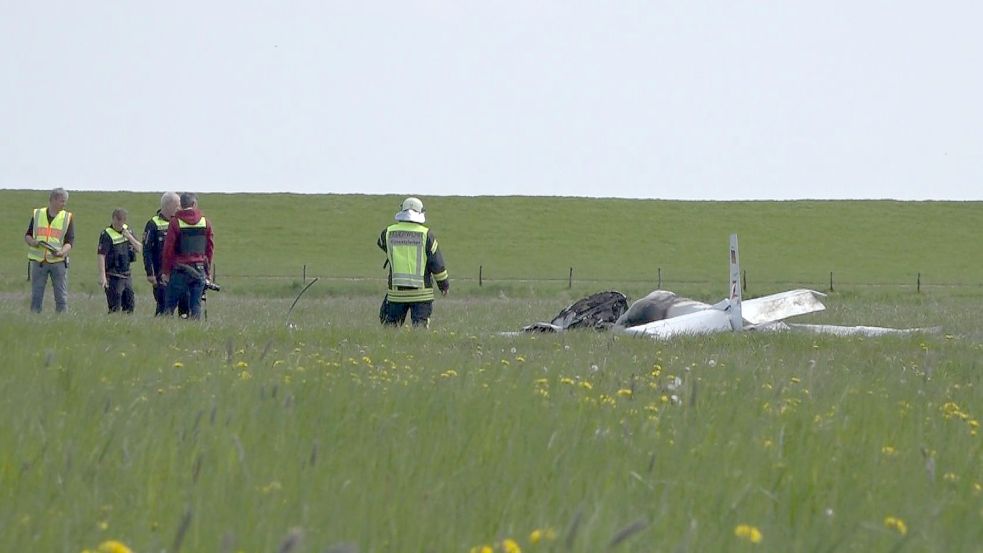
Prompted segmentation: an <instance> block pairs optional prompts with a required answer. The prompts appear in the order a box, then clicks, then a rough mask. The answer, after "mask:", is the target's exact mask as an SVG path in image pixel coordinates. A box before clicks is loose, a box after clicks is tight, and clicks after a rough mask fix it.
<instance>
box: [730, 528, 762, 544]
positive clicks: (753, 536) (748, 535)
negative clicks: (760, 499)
mask: <svg viewBox="0 0 983 553" xmlns="http://www.w3.org/2000/svg"><path fill="white" fill-rule="evenodd" d="M734 535H735V536H737V537H738V538H740V539H742V540H744V541H747V542H750V543H761V540H762V539H763V538H764V536H762V535H761V530H758V529H757V528H755V527H754V526H751V525H750V524H738V525H737V526H736V527H734Z"/></svg>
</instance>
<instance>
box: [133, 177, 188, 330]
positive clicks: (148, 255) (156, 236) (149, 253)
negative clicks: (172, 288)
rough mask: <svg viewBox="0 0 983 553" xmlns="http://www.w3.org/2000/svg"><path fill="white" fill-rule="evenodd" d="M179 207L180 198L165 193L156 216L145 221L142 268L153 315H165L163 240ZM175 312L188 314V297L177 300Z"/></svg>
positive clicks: (171, 193) (175, 193)
mask: <svg viewBox="0 0 983 553" xmlns="http://www.w3.org/2000/svg"><path fill="white" fill-rule="evenodd" d="M180 207H181V197H180V196H178V195H177V192H165V193H164V195H163V196H161V197H160V209H158V210H157V214H156V215H154V216H153V217H151V218H150V220H149V221H147V224H146V226H145V227H144V229H143V268H144V270H145V271H146V273H147V282H149V283H150V285H151V286H153V289H154V300H155V301H156V302H157V311H156V312H155V313H154V315H163V314H164V313H165V309H164V305H165V297H164V296H165V294H164V291H165V290H166V289H167V286H166V285H165V284H164V283H163V282H162V281H161V278H160V277H161V266H162V265H163V258H164V240H165V238H166V237H167V228H168V226H169V225H170V222H171V219H172V218H173V217H174V214H175V213H177V210H178V209H180ZM177 312H178V314H180V315H184V316H186V315H187V314H188V297H187V296H182V297H180V298H178V303H177Z"/></svg>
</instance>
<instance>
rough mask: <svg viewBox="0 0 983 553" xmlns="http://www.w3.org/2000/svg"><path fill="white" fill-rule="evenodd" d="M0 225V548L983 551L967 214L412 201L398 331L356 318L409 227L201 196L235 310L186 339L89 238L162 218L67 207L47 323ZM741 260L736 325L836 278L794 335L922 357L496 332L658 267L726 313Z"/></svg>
mask: <svg viewBox="0 0 983 553" xmlns="http://www.w3.org/2000/svg"><path fill="white" fill-rule="evenodd" d="M0 197H2V199H3V201H2V202H0V213H2V214H3V217H2V218H0V224H2V225H4V227H5V230H6V232H5V234H6V235H7V236H9V237H13V238H11V239H10V240H8V241H6V242H4V245H3V246H2V249H0V255H2V264H0V276H2V288H0V289H2V290H3V292H0V329H2V333H0V360H2V369H0V387H2V389H3V390H4V391H5V393H4V394H3V395H2V396H0V420H2V421H3V424H2V425H0V528H3V530H4V532H3V534H4V538H3V540H2V541H3V547H2V548H0V549H2V550H3V551H63V552H70V553H78V552H80V551H82V550H84V549H95V548H96V546H97V545H98V544H100V543H101V542H104V541H106V540H119V541H121V542H123V543H125V544H127V545H128V546H129V547H130V548H131V549H132V550H133V551H136V552H159V551H167V552H169V553H175V552H176V551H182V552H213V551H218V552H229V553H235V552H238V551H242V552H245V553H252V552H264V551H268V552H274V551H294V552H297V551H304V552H318V553H321V552H325V551H336V552H342V551H348V552H351V551H358V552H361V553H365V552H384V551H394V552H403V551H412V552H416V551H427V552H435V553H442V552H450V551H461V552H469V551H479V552H480V551H482V550H483V549H484V550H485V551H495V552H496V553H497V552H503V551H510V550H511V551H516V550H517V549H516V548H518V549H521V551H524V552H536V551H544V552H545V551H551V552H561V551H575V552H596V551H616V552H621V551H625V552H650V551H666V552H675V551H694V552H695V551H753V550H760V551H858V552H859V551H864V552H866V551H938V552H943V551H945V552H948V551H971V552H973V551H975V552H980V551H983V546H981V544H983V462H981V461H983V442H981V436H980V432H979V419H980V417H981V411H983V390H981V387H983V382H981V370H980V366H979V359H980V358H981V353H983V319H981V317H980V316H979V306H980V305H981V299H983V288H981V286H980V283H981V281H983V268H981V266H980V263H979V259H980V258H981V257H980V255H979V253H980V250H979V248H980V246H979V244H978V241H977V240H975V236H974V234H978V230H979V229H980V228H981V225H980V223H981V221H980V219H981V216H980V208H981V205H980V204H978V203H896V202H792V203H788V204H785V203H777V202H749V203H737V204H726V203H706V202H699V203H690V202H659V201H639V202H631V201H624V200H586V199H546V198H477V199H466V198H433V199H427V198H424V199H425V201H427V207H428V214H429V216H430V217H431V219H432V227H433V228H434V230H435V231H436V232H437V233H438V236H439V237H440V239H441V245H442V247H443V248H444V249H445V254H446V256H447V258H448V266H449V268H450V270H451V276H452V279H454V285H453V287H452V290H451V296H449V297H448V298H440V299H438V300H437V303H436V308H435V318H434V324H433V328H432V329H431V330H429V331H414V330H412V329H400V330H393V329H384V328H380V327H379V325H378V319H377V318H376V314H377V310H378V304H379V300H380V299H381V295H382V287H383V286H384V284H383V283H382V281H381V280H379V277H381V276H382V275H383V273H382V272H381V268H380V266H381V261H382V255H381V253H380V252H378V251H376V250H375V245H374V241H375V237H376V234H377V233H378V232H379V231H380V230H381V228H382V227H383V226H384V225H385V224H386V223H387V222H388V221H389V220H390V219H391V216H392V212H393V211H395V207H394V206H396V205H397V204H398V201H399V198H395V197H392V198H389V197H385V198H382V197H369V196H320V197H301V196H286V195H285V196H259V195H245V196H239V195H235V196H233V195H228V196H226V195H207V196H203V198H202V208H203V209H204V211H205V212H206V214H207V215H208V216H209V217H210V218H212V219H213V221H214V222H215V226H216V233H217V242H218V245H217V248H218V264H219V279H220V280H221V281H223V284H224V287H225V288H224V290H223V291H222V292H221V293H217V294H216V293H210V294H209V301H208V320H207V321H204V322H200V323H188V322H186V321H180V320H155V319H153V318H152V317H151V316H150V315H151V313H152V307H151V301H150V297H149V290H147V289H146V288H141V287H140V286H139V284H140V283H138V290H139V298H138V301H139V303H138V309H137V313H136V314H135V315H134V316H131V317H125V316H123V317H109V316H107V315H106V314H105V313H104V310H105V305H104V304H105V301H104V299H103V298H102V297H101V295H100V294H99V293H96V290H95V279H96V271H95V241H96V236H97V234H98V231H99V229H100V228H101V226H100V225H97V224H96V223H95V222H96V221H101V222H104V221H105V220H107V219H108V214H109V211H110V210H111V209H112V207H113V206H115V205H117V204H118V205H122V206H124V207H127V208H129V209H130V210H131V213H137V212H145V213H146V216H149V215H150V213H152V211H153V208H154V204H155V203H156V199H157V196H156V195H147V194H126V193H120V194H116V195H113V194H97V193H77V194H73V195H72V197H71V198H70V200H69V206H70V208H71V209H72V210H73V211H75V212H76V214H77V216H78V224H79V229H78V231H79V233H80V238H79V240H78V246H77V247H78V249H77V250H76V255H74V256H73V263H74V265H73V268H72V286H71V289H72V297H71V312H70V313H69V314H67V315H66V316H61V317H58V316H55V315H54V314H53V313H51V312H50V310H51V303H52V299H51V296H50V291H49V292H48V298H47V300H46V312H45V313H43V314H42V315H40V316H32V315H30V314H29V313H28V309H27V303H28V301H27V290H28V286H27V283H26V282H24V274H23V272H24V265H25V262H24V261H23V259H24V247H23V242H22V241H20V236H21V235H22V234H23V232H24V229H25V228H26V224H27V220H28V218H29V214H30V209H31V207H33V206H34V204H37V205H38V206H40V205H42V204H43V203H44V199H45V197H46V196H45V194H44V193H40V192H30V193H28V192H11V191H2V192H0ZM103 212H105V213H103ZM278 214H279V215H278ZM488 214H496V215H495V216H494V217H489V216H488ZM281 215H282V217H281ZM263 217H268V219H266V221H265V222H263V220H262V219H263ZM624 217H628V218H634V220H636V221H643V222H641V223H638V224H636V225H635V228H636V232H634V233H633V232H632V231H631V229H625V228H620V226H621V225H624V223H623V222H619V221H620V220H621V218H624ZM145 219H146V217H144V216H140V217H139V218H136V217H134V218H133V220H134V221H139V223H138V224H137V225H135V226H139V227H142V223H143V222H144V221H145ZM83 221H84V222H85V223H84V225H83ZM257 221H259V224H258V226H255V227H250V226H249V224H250V223H256V222H257ZM485 221H487V222H488V227H485V228H474V227H475V226H476V225H475V223H476V222H485ZM914 221H917V224H913V222H914ZM909 227H910V230H908V229H909ZM232 229H238V231H239V232H232ZM489 231H491V232H489ZM732 231H737V232H739V233H740V236H741V240H742V243H741V254H742V265H743V266H744V267H745V268H746V269H747V271H748V275H749V293H750V294H751V295H755V294H764V293H770V292H774V291H778V290H781V289H784V288H786V287H788V286H787V285H786V283H788V284H791V285H794V286H813V287H817V288H820V289H824V288H825V287H826V286H828V278H829V272H831V271H833V272H834V274H835V275H837V282H838V283H840V284H838V286H837V287H836V291H835V292H833V293H832V294H830V297H829V298H827V302H826V303H827V306H828V310H827V311H825V312H823V313H818V314H814V315H810V316H808V317H804V318H803V320H804V321H809V322H831V323H838V324H877V325H888V326H905V327H907V326H929V325H936V324H938V325H942V327H943V331H942V333H940V334H926V335H914V336H908V337H888V338H882V339H869V338H867V339H864V338H836V337H825V336H810V335H798V334H755V333H741V334H724V335H715V336H708V337H691V338H685V339H679V340H673V341H670V342H654V341H650V340H647V339H639V338H631V337H627V336H623V335H615V334H602V333H593V332H571V333H566V334H561V335H536V336H518V337H506V336H501V335H498V334H497V333H498V332H499V331H503V330H515V329H517V328H519V327H520V326H522V325H524V324H527V323H529V322H533V321H536V320H546V319H549V318H550V317H552V316H553V315H555V314H556V312H557V311H559V310H560V309H561V308H562V307H564V306H565V305H566V304H567V303H569V302H570V301H571V300H572V299H576V298H577V297H579V296H581V295H584V294H586V293H588V292H593V291H596V290H600V289H608V288H617V289H621V290H623V291H625V292H626V293H629V295H631V296H633V297H637V296H638V295H640V294H642V293H645V292H648V291H649V290H651V289H652V288H654V283H653V281H652V280H651V275H652V272H653V271H654V270H657V269H658V268H659V267H661V268H662V270H663V275H664V278H665V285H666V287H669V288H673V289H676V290H677V291H680V292H683V293H686V294H689V295H692V296H693V297H697V298H698V299H703V300H712V301H715V300H718V299H720V298H721V297H723V295H725V278H726V259H725V255H726V239H727V234H729V232H732ZM90 232H91V236H90ZM280 234H285V235H286V234H289V237H286V238H281V237H280V236H279V235H280ZM295 235H296V236H295ZM83 236H84V237H86V238H84V239H83V238H82V237H83ZM301 236H302V237H303V240H302V242H303V243H304V244H307V245H306V246H305V247H304V248H292V247H289V246H285V244H293V243H297V242H300V241H301V240H300V237H301ZM495 238H497V239H495ZM281 240H282V242H280V241H281ZM86 241H88V242H86ZM83 254H84V255H83ZM305 263H306V264H307V265H308V275H309V276H320V277H325V278H324V280H323V281H322V282H319V283H318V284H317V285H315V286H314V288H312V289H311V292H310V294H309V295H307V296H305V297H304V298H303V299H302V300H301V301H300V302H299V303H298V306H297V308H296V310H295V311H294V312H293V315H292V318H291V320H292V321H293V322H294V323H296V325H297V328H296V329H295V330H288V329H287V328H286V326H285V324H284V319H285V316H286V312H287V309H288V307H289V306H290V303H291V302H292V300H293V296H294V295H295V294H296V292H297V291H299V287H300V286H301V278H300V271H301V267H302V266H303V265H304V264H305ZM478 265H484V267H485V278H487V279H489V280H488V281H487V282H485V283H484V286H482V287H480V288H479V287H478V285H477V281H476V280H467V278H468V277H472V276H473V277H476V276H477V274H476V273H477V266H478ZM570 266H574V267H575V282H574V287H573V289H567V281H566V278H567V275H568V269H569V267H570ZM456 268H457V269H456ZM469 271H470V272H471V273H474V274H473V275H469V274H467V273H468V272H469ZM919 272H920V273H922V278H923V282H924V283H926V285H925V287H924V288H923V291H922V292H921V293H916V292H915V288H914V282H915V275H916V274H917V273H919ZM223 274H224V275H227V276H223ZM840 275H842V276H840ZM264 276H265V277H279V278H259V277H264ZM326 277H335V278H326ZM578 277H579V278H578ZM346 278H348V279H352V278H354V279H360V280H343V279H346ZM526 278H555V279H556V280H551V281H537V282H524V281H520V280H518V279H526ZM677 284H678V285H677ZM872 284H880V286H871V285H872ZM290 540H298V541H297V542H296V544H295V545H291V543H294V542H291V541H290ZM753 542H758V543H753ZM485 548H487V549H485Z"/></svg>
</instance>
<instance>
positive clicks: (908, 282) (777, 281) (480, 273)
mask: <svg viewBox="0 0 983 553" xmlns="http://www.w3.org/2000/svg"><path fill="white" fill-rule="evenodd" d="M298 273H299V274H295V275H284V274H229V275H222V276H221V278H228V279H233V280H249V279H259V280H270V281H284V282H298V281H299V282H301V283H306V282H307V281H309V280H311V279H313V278H315V277H316V278H319V279H320V280H323V281H329V282H330V281H335V282H386V280H387V279H386V277H385V276H364V275H321V274H317V275H315V274H313V272H311V271H308V268H307V266H306V265H304V266H303V267H302V268H301V270H300V271H298ZM215 276H216V280H218V278H219V276H218V273H217V271H216V272H215ZM453 280H454V281H456V282H467V283H472V284H477V286H478V287H483V286H486V285H489V286H494V285H499V284H511V285H516V284H523V285H525V284H532V285H535V284H544V285H547V284H549V285H555V284H566V287H567V288H573V287H574V285H575V284H576V285H585V284H594V285H605V284H611V283H616V284H618V285H639V286H641V285H648V286H651V287H653V289H663V288H669V287H695V286H711V287H712V286H715V285H718V284H720V283H722V282H724V279H723V278H721V279H713V278H706V277H704V278H700V277H682V278H665V276H664V274H663V270H662V269H661V268H658V269H657V270H656V272H655V274H654V275H653V277H652V278H639V277H625V276H612V277H598V276H588V277H583V276H577V275H576V274H575V270H574V268H573V267H570V268H569V269H568V271H567V275H566V277H526V276H500V277H493V278H492V277H488V276H486V275H485V271H484V267H483V266H479V267H478V269H477V271H474V272H472V273H471V274H470V275H467V274H465V275H462V274H460V273H455V274H454V276H453ZM804 285H805V286H809V287H813V288H817V289H821V291H827V292H835V291H837V290H846V289H854V288H895V289H898V288H900V289H909V290H913V291H915V292H921V291H922V290H923V289H928V288H983V281H977V282H931V281H926V280H925V279H924V278H923V276H922V273H921V272H914V273H911V274H906V275H903V277H900V278H898V279H892V280H888V279H885V280H880V281H860V280H851V279H843V280H838V279H837V278H836V273H835V272H833V271H830V272H828V273H825V274H822V275H820V276H816V277H814V278H813V277H798V278H793V277H785V278H768V279H765V278H763V279H754V280H752V279H750V278H749V276H748V272H747V271H746V270H745V271H743V272H742V274H741V289H742V291H743V292H749V291H751V290H753V289H758V290H769V291H770V290H774V289H775V288H776V287H802V286H804Z"/></svg>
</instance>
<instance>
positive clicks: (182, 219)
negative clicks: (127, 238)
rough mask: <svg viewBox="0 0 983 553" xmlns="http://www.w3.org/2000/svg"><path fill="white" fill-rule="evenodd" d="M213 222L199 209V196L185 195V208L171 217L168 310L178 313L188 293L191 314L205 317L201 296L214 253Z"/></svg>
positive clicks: (163, 273)
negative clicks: (180, 301) (182, 300)
mask: <svg viewBox="0 0 983 553" xmlns="http://www.w3.org/2000/svg"><path fill="white" fill-rule="evenodd" d="M214 250H215V243H214V241H213V239H212V224H211V222H210V221H208V220H206V219H205V217H204V216H203V215H202V214H201V211H199V210H198V196H197V195H196V194H193V193H191V192H185V193H183V194H181V210H180V211H178V212H177V213H175V214H174V217H171V220H170V223H169V224H168V227H167V237H166V238H165V239H164V254H163V262H162V264H161V269H160V277H161V281H162V282H164V283H166V284H167V291H166V292H165V294H166V295H165V298H164V311H165V313H166V314H167V315H171V314H173V313H174V308H176V307H177V304H178V300H179V298H181V297H183V296H186V295H187V296H188V311H189V315H188V317H189V318H191V319H199V318H201V295H202V292H204V290H205V283H206V281H208V280H209V278H210V275H211V267H212V254H213V252H214Z"/></svg>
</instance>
